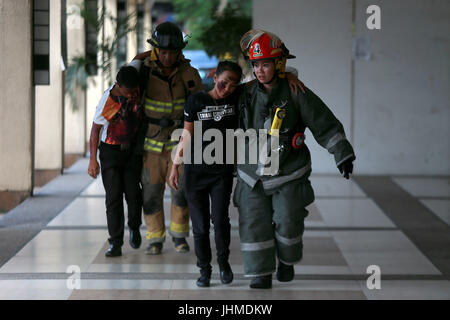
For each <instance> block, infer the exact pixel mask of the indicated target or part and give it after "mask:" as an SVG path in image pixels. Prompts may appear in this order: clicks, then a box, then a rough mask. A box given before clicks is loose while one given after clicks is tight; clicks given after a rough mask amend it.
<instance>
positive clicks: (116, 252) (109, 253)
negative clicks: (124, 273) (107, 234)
mask: <svg viewBox="0 0 450 320" xmlns="http://www.w3.org/2000/svg"><path fill="white" fill-rule="evenodd" d="M121 255H122V247H121V246H119V245H117V244H111V245H110V246H109V249H108V250H106V252H105V256H106V257H119V256H121Z"/></svg>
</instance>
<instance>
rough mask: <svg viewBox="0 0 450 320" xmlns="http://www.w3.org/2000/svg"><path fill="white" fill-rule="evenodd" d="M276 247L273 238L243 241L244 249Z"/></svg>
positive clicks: (242, 248)
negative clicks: (259, 240)
mask: <svg viewBox="0 0 450 320" xmlns="http://www.w3.org/2000/svg"><path fill="white" fill-rule="evenodd" d="M273 247H275V241H274V240H273V239H271V240H267V241H262V242H243V243H241V250H242V251H259V250H264V249H269V248H273Z"/></svg>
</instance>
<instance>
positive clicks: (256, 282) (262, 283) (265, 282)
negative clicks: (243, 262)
mask: <svg viewBox="0 0 450 320" xmlns="http://www.w3.org/2000/svg"><path fill="white" fill-rule="evenodd" d="M250 288H252V289H270V288H272V275H271V274H269V275H267V276H262V277H256V278H253V279H252V281H251V282H250Z"/></svg>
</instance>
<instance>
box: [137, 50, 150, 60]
mask: <svg viewBox="0 0 450 320" xmlns="http://www.w3.org/2000/svg"><path fill="white" fill-rule="evenodd" d="M150 52H152V51H151V50H149V51H145V52H142V53H138V54H137V55H136V56H135V57H134V58H133V60H145V58H147V57H150Z"/></svg>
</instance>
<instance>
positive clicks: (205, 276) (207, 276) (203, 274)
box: [197, 266, 212, 288]
mask: <svg viewBox="0 0 450 320" xmlns="http://www.w3.org/2000/svg"><path fill="white" fill-rule="evenodd" d="M211 271H212V270H211V266H209V267H207V268H203V269H201V270H200V278H198V279H197V287H200V288H206V287H209V284H210V282H211Z"/></svg>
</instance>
